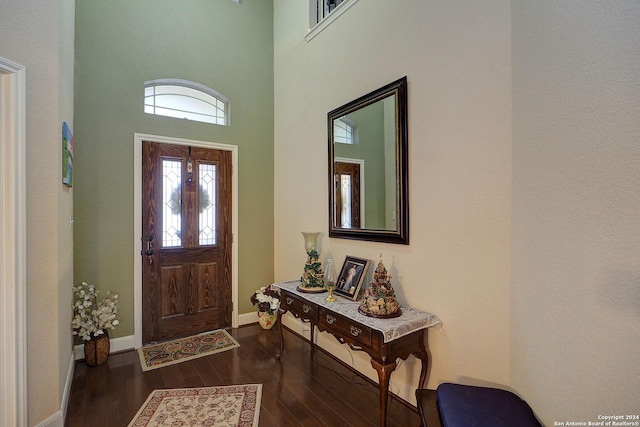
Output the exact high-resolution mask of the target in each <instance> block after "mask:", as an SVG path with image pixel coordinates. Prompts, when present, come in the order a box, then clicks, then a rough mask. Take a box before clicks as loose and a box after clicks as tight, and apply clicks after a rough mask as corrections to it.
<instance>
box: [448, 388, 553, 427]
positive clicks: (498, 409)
mask: <svg viewBox="0 0 640 427" xmlns="http://www.w3.org/2000/svg"><path fill="white" fill-rule="evenodd" d="M437 399H438V409H439V410H440V417H441V418H442V426H443V427H502V426H504V427H514V426H518V427H541V425H540V423H539V422H538V420H537V419H536V417H535V415H533V411H532V410H531V408H530V407H529V405H528V404H527V402H525V401H524V400H522V399H520V398H519V397H518V396H516V395H515V394H513V393H511V392H510V391H506V390H500V389H496V388H488V387H475V386H468V385H461V384H451V383H443V384H440V385H439V386H438V390H437Z"/></svg>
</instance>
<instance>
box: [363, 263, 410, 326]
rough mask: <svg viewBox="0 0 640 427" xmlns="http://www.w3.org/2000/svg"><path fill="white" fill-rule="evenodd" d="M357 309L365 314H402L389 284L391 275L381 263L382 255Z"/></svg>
mask: <svg viewBox="0 0 640 427" xmlns="http://www.w3.org/2000/svg"><path fill="white" fill-rule="evenodd" d="M358 311H359V312H360V313H362V314H364V315H365V316H370V317H379V318H390V317H398V316H401V315H402V310H401V309H400V304H399V303H398V300H397V299H396V294H395V291H394V290H393V286H391V276H389V274H388V273H387V269H386V267H385V266H384V264H383V263H382V255H380V260H379V261H378V266H377V267H376V269H375V271H374V273H373V280H372V281H371V284H370V285H369V287H368V288H367V289H366V290H365V291H364V297H363V298H362V301H360V307H358Z"/></svg>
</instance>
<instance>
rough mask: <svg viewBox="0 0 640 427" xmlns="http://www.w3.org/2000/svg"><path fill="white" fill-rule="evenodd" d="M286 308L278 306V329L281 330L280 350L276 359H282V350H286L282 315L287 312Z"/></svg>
mask: <svg viewBox="0 0 640 427" xmlns="http://www.w3.org/2000/svg"><path fill="white" fill-rule="evenodd" d="M286 312H287V311H286V310H283V309H282V308H278V330H279V331H280V350H279V351H278V352H277V353H276V360H280V356H282V352H283V351H284V335H283V333H282V315H283V314H284V313H286Z"/></svg>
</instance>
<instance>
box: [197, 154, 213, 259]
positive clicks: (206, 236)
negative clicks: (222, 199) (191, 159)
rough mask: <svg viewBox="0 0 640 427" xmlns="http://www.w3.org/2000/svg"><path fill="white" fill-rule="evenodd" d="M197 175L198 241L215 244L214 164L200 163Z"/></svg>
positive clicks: (201, 243)
mask: <svg viewBox="0 0 640 427" xmlns="http://www.w3.org/2000/svg"><path fill="white" fill-rule="evenodd" d="M198 172H199V173H198V176H199V184H200V185H199V191H200V194H199V198H200V213H199V236H200V237H199V243H200V245H203V246H204V245H215V244H216V165H212V164H206V163H200V166H199V168H198Z"/></svg>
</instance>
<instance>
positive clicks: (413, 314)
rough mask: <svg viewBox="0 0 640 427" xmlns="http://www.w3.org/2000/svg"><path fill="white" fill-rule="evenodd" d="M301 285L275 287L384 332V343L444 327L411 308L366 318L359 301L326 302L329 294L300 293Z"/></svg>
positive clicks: (433, 316)
mask: <svg viewBox="0 0 640 427" xmlns="http://www.w3.org/2000/svg"><path fill="white" fill-rule="evenodd" d="M299 284H300V281H299V280H295V281H291V282H279V283H274V284H273V286H274V287H276V288H279V289H285V290H287V291H289V292H291V293H293V294H296V295H298V296H300V297H302V298H304V299H306V300H308V301H310V302H312V303H314V304H317V305H319V306H322V307H326V308H328V309H329V310H332V311H335V312H336V313H338V314H341V315H343V316H344V317H348V318H349V319H352V320H355V321H356V322H358V323H362V324H363V325H365V326H368V327H369V328H371V329H375V330H376V331H380V332H382V336H383V337H384V342H385V343H386V342H390V341H393V340H396V339H398V338H401V337H403V336H405V335H408V334H410V333H412V332H415V331H419V330H420V329H425V328H433V327H436V326H439V325H442V321H441V320H440V319H438V317H437V316H436V315H435V314H431V313H427V312H425V311H420V310H416V309H414V308H411V307H407V306H404V305H401V306H400V307H401V308H402V315H401V316H398V317H394V318H391V319H378V318H375V317H369V316H365V315H364V314H361V313H360V312H358V306H359V305H360V302H359V301H349V300H347V299H345V298H341V297H340V296H336V300H337V301H336V302H326V301H325V300H324V299H325V298H326V297H327V293H326V292H324V293H321V294H311V293H304V292H299V291H298V290H297V289H296V288H297V287H298V285H299Z"/></svg>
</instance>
